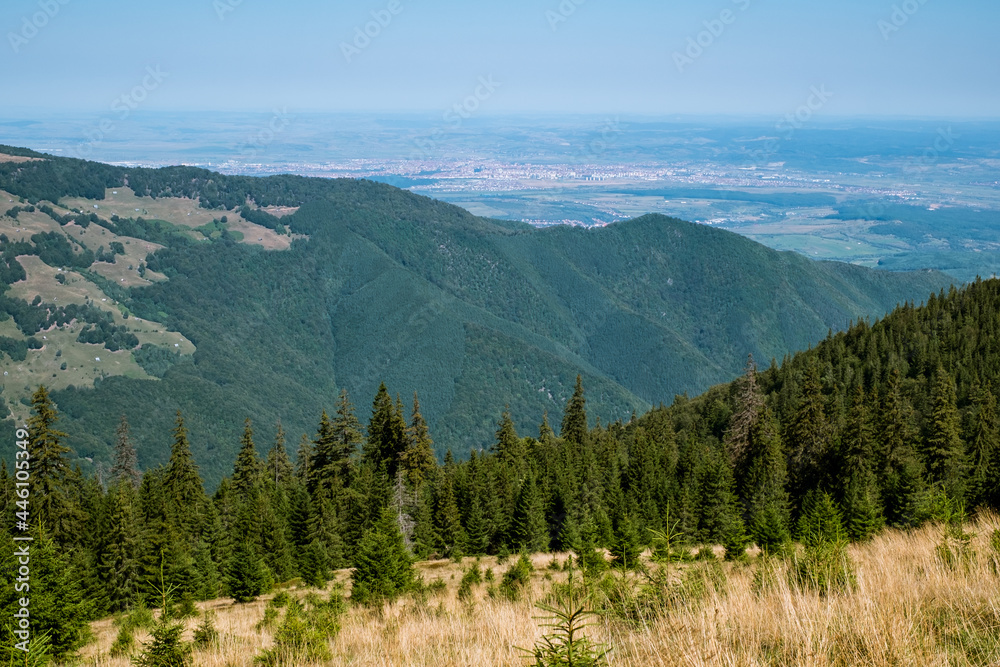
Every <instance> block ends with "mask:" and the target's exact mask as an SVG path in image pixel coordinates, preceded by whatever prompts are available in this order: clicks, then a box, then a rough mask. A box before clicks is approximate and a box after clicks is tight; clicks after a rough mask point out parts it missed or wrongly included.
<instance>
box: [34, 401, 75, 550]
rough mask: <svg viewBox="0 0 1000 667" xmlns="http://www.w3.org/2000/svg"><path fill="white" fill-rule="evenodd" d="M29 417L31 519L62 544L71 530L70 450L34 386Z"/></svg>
mask: <svg viewBox="0 0 1000 667" xmlns="http://www.w3.org/2000/svg"><path fill="white" fill-rule="evenodd" d="M31 410H32V415H31V417H29V418H28V452H29V454H30V461H31V478H30V484H31V487H30V488H31V504H32V509H33V512H32V518H33V520H40V521H41V522H42V525H43V526H44V528H45V530H46V531H48V532H49V534H51V535H53V536H54V537H55V539H56V540H57V542H59V543H60V544H66V543H68V542H69V541H70V540H71V537H72V536H71V534H69V533H70V531H72V530H73V525H72V520H71V517H70V515H71V514H72V513H73V511H74V508H73V507H71V497H70V495H71V489H70V488H69V487H70V484H71V481H70V480H71V478H72V471H71V469H70V466H69V460H68V458H67V456H66V455H67V454H69V453H70V448H69V447H67V446H66V445H64V444H63V442H64V439H65V438H66V437H67V435H66V434H65V433H63V432H62V431H57V430H56V428H55V424H56V422H57V421H59V414H58V412H57V411H56V407H55V404H54V403H53V402H52V399H51V398H49V392H48V390H46V389H45V387H44V386H40V387H38V389H37V390H36V391H35V393H34V394H33V395H32V397H31Z"/></svg>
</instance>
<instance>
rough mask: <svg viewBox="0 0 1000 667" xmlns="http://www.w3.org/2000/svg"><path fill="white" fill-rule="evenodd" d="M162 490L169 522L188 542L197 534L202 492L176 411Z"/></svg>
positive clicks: (199, 478) (181, 417) (202, 499)
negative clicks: (166, 503) (163, 490)
mask: <svg viewBox="0 0 1000 667" xmlns="http://www.w3.org/2000/svg"><path fill="white" fill-rule="evenodd" d="M165 490H166V492H167V501H168V508H169V513H170V518H171V520H172V521H173V522H174V525H176V526H177V527H178V529H180V531H181V533H182V534H183V535H184V536H185V538H187V539H190V538H191V536H193V535H195V534H197V533H198V532H199V528H200V523H201V521H200V519H201V516H202V513H203V512H202V506H203V505H204V502H205V488H204V486H203V484H202V481H201V476H200V475H199V474H198V466H197V465H196V464H195V462H194V456H193V455H192V454H191V443H190V442H189V441H188V437H187V428H186V427H185V426H184V417H183V416H182V415H181V413H180V410H178V411H177V422H176V426H175V427H174V444H173V445H172V446H171V448H170V463H169V464H168V465H167V471H166V479H165Z"/></svg>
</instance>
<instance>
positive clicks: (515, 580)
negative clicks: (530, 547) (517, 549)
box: [498, 554, 535, 601]
mask: <svg viewBox="0 0 1000 667" xmlns="http://www.w3.org/2000/svg"><path fill="white" fill-rule="evenodd" d="M534 569H535V568H534V566H532V564H531V561H530V560H528V556H527V555H526V554H521V555H520V556H519V557H518V559H517V560H516V561H514V564H513V565H511V566H510V568H509V569H508V570H507V571H506V572H504V574H503V578H502V579H501V580H500V587H499V591H498V593H499V595H500V596H502V597H504V598H506V599H508V600H511V601H513V600H517V599H518V598H519V597H520V595H521V591H522V589H524V587H525V586H527V585H528V584H529V583H530V582H531V573H532V572H533V571H534Z"/></svg>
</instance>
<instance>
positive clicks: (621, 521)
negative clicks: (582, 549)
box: [610, 513, 642, 569]
mask: <svg viewBox="0 0 1000 667" xmlns="http://www.w3.org/2000/svg"><path fill="white" fill-rule="evenodd" d="M612 530H613V532H612V535H613V538H612V543H611V548H610V551H611V562H612V564H614V565H615V567H620V568H623V569H635V568H637V567H638V566H639V555H640V554H641V553H642V544H641V543H640V541H639V531H638V530H637V529H636V525H635V521H634V520H633V519H632V517H631V516H629V515H628V514H626V513H620V514H618V515H617V516H616V517H615V518H614V520H613V521H612Z"/></svg>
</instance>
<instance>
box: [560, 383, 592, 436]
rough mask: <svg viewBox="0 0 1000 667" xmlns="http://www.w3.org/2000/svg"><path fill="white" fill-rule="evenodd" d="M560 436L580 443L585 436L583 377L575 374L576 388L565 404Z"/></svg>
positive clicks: (585, 414)
mask: <svg viewBox="0 0 1000 667" xmlns="http://www.w3.org/2000/svg"><path fill="white" fill-rule="evenodd" d="M559 435H560V436H562V437H563V438H564V439H565V440H568V441H570V442H575V443H577V444H582V443H583V441H584V440H585V439H586V437H587V399H586V398H584V395H583V378H582V377H581V376H579V375H577V376H576V388H575V389H574V390H573V396H572V398H570V399H569V402H568V403H567V404H566V413H565V414H564V415H563V421H562V429H561V431H560V434H559Z"/></svg>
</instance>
